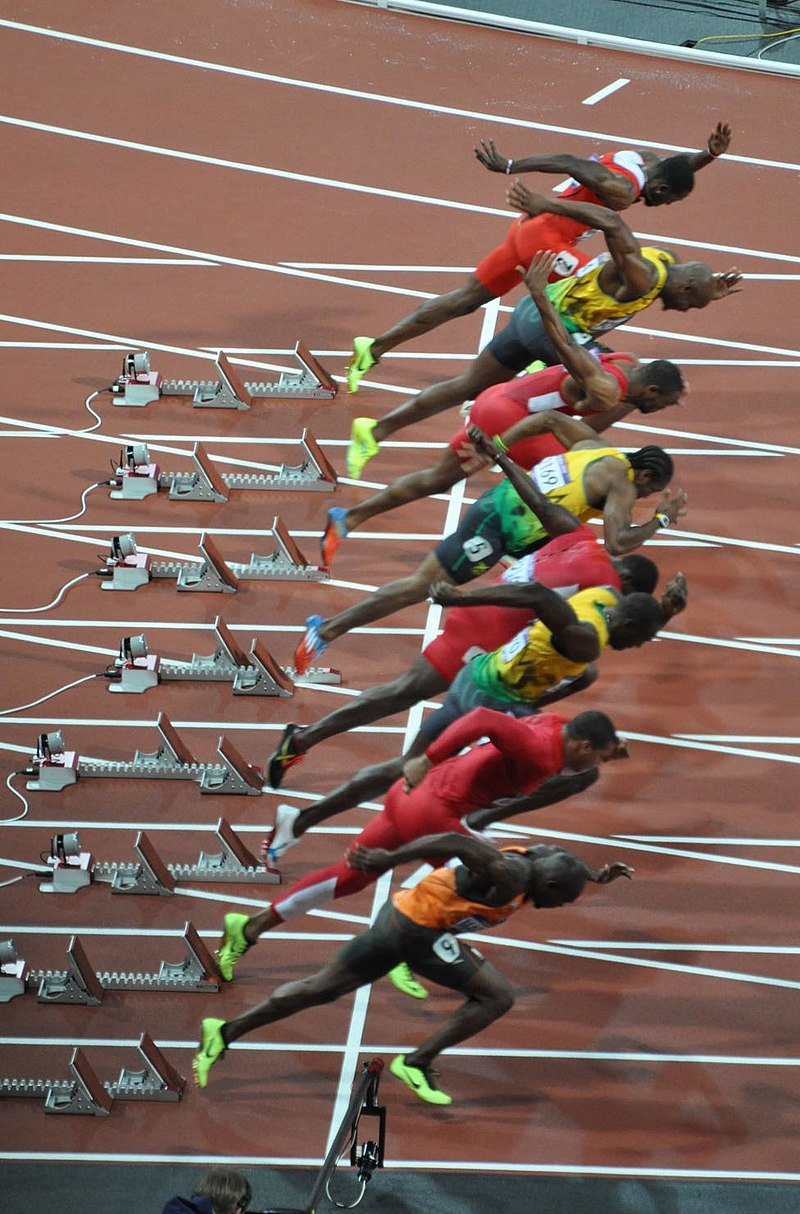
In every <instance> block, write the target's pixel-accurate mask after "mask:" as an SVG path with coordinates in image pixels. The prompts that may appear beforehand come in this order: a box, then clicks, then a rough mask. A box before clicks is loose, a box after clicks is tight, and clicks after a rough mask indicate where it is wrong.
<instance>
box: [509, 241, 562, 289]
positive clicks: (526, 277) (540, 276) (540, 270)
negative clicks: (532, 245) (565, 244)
mask: <svg viewBox="0 0 800 1214" xmlns="http://www.w3.org/2000/svg"><path fill="white" fill-rule="evenodd" d="M555 264H556V254H555V253H553V252H552V251H551V250H550V249H540V250H539V251H538V252H537V253H534V255H533V261H532V262H531V264H530V265H529V266H528V268H527V270H526V269H525V267H524V266H517V273H518V274H519V276H520V278H521V279H522V281H523V282H524V284H525V286H526V287H527V288H528V290H529V291H530V293H531V295H533V297H534V299H538V298H539V297H540V296H542V295H544V289H545V287H546V286H547V282H548V279H549V278H550V275H551V274H552V273H553V266H554V265H555Z"/></svg>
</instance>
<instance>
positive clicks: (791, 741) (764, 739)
mask: <svg viewBox="0 0 800 1214" xmlns="http://www.w3.org/2000/svg"><path fill="white" fill-rule="evenodd" d="M759 652H760V651H759ZM675 737H676V738H686V740H687V741H689V742H757V743H758V744H759V745H760V746H800V738H789V737H785V736H784V737H774V736H773V737H770V736H769V735H765V734H747V733H745V734H735V733H676V734H675Z"/></svg>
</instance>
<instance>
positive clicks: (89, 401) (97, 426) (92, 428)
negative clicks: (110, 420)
mask: <svg viewBox="0 0 800 1214" xmlns="http://www.w3.org/2000/svg"><path fill="white" fill-rule="evenodd" d="M111 391H112V387H111V384H109V385H108V387H107V388H98V389H97V391H95V392H90V393H89V395H88V396H87V397H86V400H85V401H84V402H83V407H84V408H85V409H88V411H89V412H90V413H91V415H92V417H96V418H97V421H96V422H95V424H94V425H93V426H87V428H86V429H85V430H78V431H77V433H78V434H92V433H93V431H95V430H99V429H100V427H101V426H102V424H103V419H102V417H101V416H100V414H99V413H97V412H95V410H94V409H93V408H92V401H93V400H96V399H97V397H98V396H102V395H103V393H104V392H111Z"/></svg>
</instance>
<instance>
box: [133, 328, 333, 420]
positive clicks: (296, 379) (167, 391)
mask: <svg viewBox="0 0 800 1214" xmlns="http://www.w3.org/2000/svg"><path fill="white" fill-rule="evenodd" d="M294 357H295V360H296V361H297V362H298V363H299V365H300V369H299V371H281V372H280V375H279V377H278V379H277V380H276V381H275V382H273V383H265V382H264V381H262V380H258V381H256V382H254V383H245V382H244V380H243V379H242V378H241V376H240V375H239V374H238V372H237V371H235V370H234V369H233V367H232V366H231V363H230V361H229V359H228V357H227V355H226V354H225V352H224V351H223V350H220V352H219V354H218V355H217V358H216V361H215V367H216V371H217V375H218V376H219V378H218V379H216V380H197V379H162V377H161V375H160V374H159V372H158V371H151V370H150V357H149V355H148V354H147V353H139V354H126V355H125V357H124V359H123V363H122V374H121V375H120V376H119V378H118V379H117V381H116V383H115V384H114V385H113V386H112V388H111V391H112V393H113V394H114V396H115V397H116V399H115V401H114V404H115V405H134V406H139V407H141V406H143V405H148V404H150V402H151V401H154V400H158V398H159V397H160V396H191V398H192V404H193V405H194V407H195V408H197V409H250V408H251V407H252V405H253V402H254V401H255V400H258V399H260V398H262V397H271V398H272V400H332V399H333V397H334V396H335V395H336V393H337V392H338V391H339V386H338V384H337V383H336V382H335V380H334V379H333V377H332V376H331V375H330V374H329V373H328V372H327V371H326V370H325V368H324V367H323V366H322V363H321V362H320V361H319V360H318V359H317V358H315V357H314V355H313V354H312V353H311V351H310V350H309V349H308V347H307V346H305V345H304V344H303V342H302V341H298V342H297V344H296V345H295V348H294Z"/></svg>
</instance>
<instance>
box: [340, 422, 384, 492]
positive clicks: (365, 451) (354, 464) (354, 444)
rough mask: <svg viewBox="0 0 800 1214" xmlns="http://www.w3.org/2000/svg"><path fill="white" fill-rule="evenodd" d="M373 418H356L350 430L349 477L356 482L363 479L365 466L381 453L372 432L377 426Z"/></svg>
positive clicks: (348, 449) (348, 451)
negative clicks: (362, 474)
mask: <svg viewBox="0 0 800 1214" xmlns="http://www.w3.org/2000/svg"><path fill="white" fill-rule="evenodd" d="M377 424H378V423H377V421H376V420H375V419H374V418H372V417H356V418H354V419H353V425H352V427H351V430H350V445H349V447H348V448H347V475H348V476H351V477H352V478H353V480H354V481H358V480H360V479H361V473H362V472H363V471H364V465H365V464H366V463H367V461H368V460H371V459H372V457H373V455H377V454H378V452H379V451H380V449H381V448H380V444H379V443H376V442H375V439H374V438H373V437H372V431H373V430H374V429H375V427H376V426H377Z"/></svg>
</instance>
